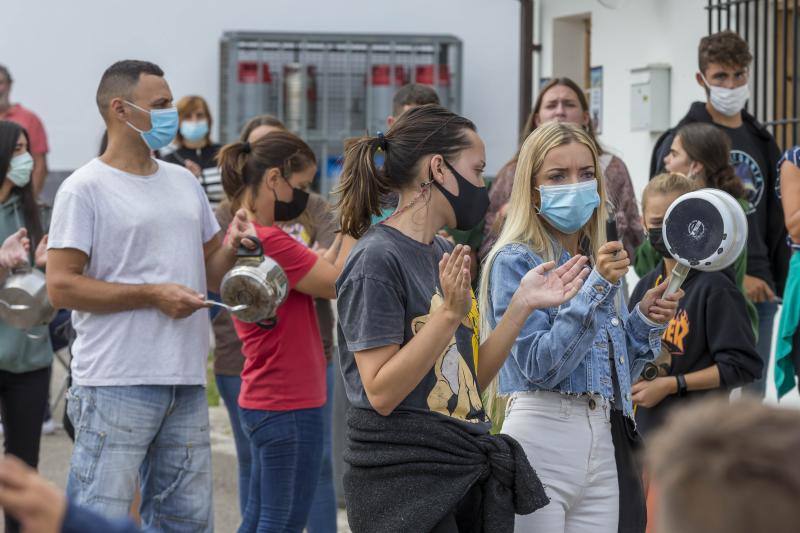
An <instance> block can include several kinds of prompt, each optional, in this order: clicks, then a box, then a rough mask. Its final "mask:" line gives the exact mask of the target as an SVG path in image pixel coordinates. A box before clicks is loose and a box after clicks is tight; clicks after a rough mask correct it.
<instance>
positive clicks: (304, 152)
mask: <svg viewBox="0 0 800 533" xmlns="http://www.w3.org/2000/svg"><path fill="white" fill-rule="evenodd" d="M217 162H218V163H219V166H220V171H221V173H222V188H223V189H224V190H225V194H226V195H227V197H228V199H229V200H230V201H231V211H236V210H237V209H239V207H240V206H241V198H242V194H243V193H244V191H245V189H246V187H250V190H251V192H252V194H253V196H255V194H256V192H257V191H258V187H259V186H260V185H261V180H262V178H263V177H264V174H265V173H266V172H267V170H269V169H271V168H278V169H279V170H280V171H281V175H283V177H284V178H286V179H287V180H288V179H289V177H290V176H291V175H292V174H293V173H295V172H300V171H303V170H305V169H306V168H308V167H309V166H310V165H314V164H316V162H317V158H316V156H315V155H314V152H313V151H312V150H311V148H310V147H309V146H308V145H307V144H306V143H305V142H304V141H303V140H302V139H301V138H300V137H298V136H297V135H294V134H292V133H289V132H287V131H273V132H270V133H268V134H266V135H265V136H263V137H261V138H260V139H258V140H257V141H255V142H253V143H249V142H247V141H244V142H242V141H234V142H232V143H230V144H227V145H225V146H223V147H222V149H221V150H220V151H219V154H218V155H217Z"/></svg>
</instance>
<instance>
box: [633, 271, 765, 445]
mask: <svg viewBox="0 0 800 533" xmlns="http://www.w3.org/2000/svg"><path fill="white" fill-rule="evenodd" d="M663 278H664V263H663V261H662V262H661V263H659V264H658V266H657V267H656V268H655V269H654V270H652V271H651V272H650V273H648V274H647V275H646V276H644V277H643V278H642V279H641V280H639V283H638V284H637V285H636V288H635V289H634V290H633V294H632V295H631V299H630V307H631V309H633V307H634V306H635V305H636V304H637V303H639V302H640V301H641V299H642V298H643V297H644V294H645V292H647V290H648V289H650V288H652V287H655V286H656V285H657V284H658V283H659V282H660V281H661V280H662V279H663ZM681 288H682V289H683V290H684V291H685V292H686V295H685V296H684V297H683V298H682V299H681V301H680V303H679V304H678V311H677V312H676V313H675V318H673V319H672V320H671V321H670V323H669V325H668V326H667V329H666V331H665V332H664V335H663V336H662V338H661V345H662V348H666V349H667V350H668V351H669V353H670V355H671V356H672V362H671V367H670V370H669V375H670V376H677V375H679V374H689V373H691V372H696V371H698V370H703V369H705V368H708V367H710V366H712V365H714V364H716V365H717V366H718V367H719V375H720V389H722V390H726V391H727V390H729V389H733V388H735V387H740V386H742V385H744V384H746V383H750V382H752V381H754V380H755V379H757V378H758V377H760V376H761V372H762V367H763V363H762V361H761V358H760V357H759V355H758V352H756V341H755V336H754V335H753V328H752V327H751V326H750V319H749V318H748V316H747V311H746V309H745V299H744V296H743V295H742V292H741V291H740V290H739V289H738V288H737V287H736V282H735V281H734V271H733V269H732V268H727V269H725V270H721V271H719V272H700V271H698V270H691V271H690V272H689V275H688V276H687V277H686V281H684V282H683V286H682V287H681ZM720 389H711V390H705V391H690V392H688V393H687V395H686V396H685V397H683V398H679V397H678V396H677V395H675V394H673V395H671V396H667V397H666V398H664V399H663V400H662V401H661V403H659V404H658V405H657V406H655V407H653V408H650V409H646V408H644V407H641V406H639V407H637V408H636V422H637V424H638V426H639V431H640V432H641V433H642V435H646V434H647V433H648V432H649V431H651V430H653V429H655V427H656V426H658V425H660V424H661V422H662V421H663V419H664V417H665V415H666V414H667V412H668V411H669V410H670V409H672V408H673V407H674V406H675V405H685V403H686V401H687V400H693V399H698V398H703V397H705V396H707V395H709V394H714V393H716V392H719V390H720Z"/></svg>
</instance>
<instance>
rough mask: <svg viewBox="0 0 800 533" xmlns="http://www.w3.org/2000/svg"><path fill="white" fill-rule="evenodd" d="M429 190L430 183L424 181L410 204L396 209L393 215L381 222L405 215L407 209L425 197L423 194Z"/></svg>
mask: <svg viewBox="0 0 800 533" xmlns="http://www.w3.org/2000/svg"><path fill="white" fill-rule="evenodd" d="M430 188H431V182H430V181H426V182H424V183H422V184H421V185H420V191H419V192H418V193H417V195H416V196H414V198H412V200H411V201H410V202H408V203H407V204H406V205H404V206H403V207H401V208H399V209H397V210H396V211H395V212H394V213H392V214H391V215H389V216H388V217H386V218H385V219H384V220H383V222H386V221H387V220H390V219H392V218H394V217H396V216H398V215H401V214H403V213H405V212H406V211H408V210H409V209H411V208H412V207H414V206H415V205H416V203H417V202H418V201H419V200H420V199H422V198H423V197H424V196H425V193H426V192H428V191H430Z"/></svg>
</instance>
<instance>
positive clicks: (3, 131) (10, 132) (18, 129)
mask: <svg viewBox="0 0 800 533" xmlns="http://www.w3.org/2000/svg"><path fill="white" fill-rule="evenodd" d="M20 135H24V136H25V139H26V140H27V141H28V151H29V152H30V138H29V137H28V132H27V131H25V128H23V127H22V126H20V125H19V124H16V123H14V122H11V121H8V120H0V184H2V183H3V181H5V180H6V179H7V176H8V171H9V168H10V167H11V158H12V157H14V148H15V147H16V145H17V141H18V140H19V136H20ZM14 190H17V191H19V193H20V197H21V199H22V216H23V218H24V219H25V220H24V223H25V227H26V228H27V229H28V235H29V236H30V238H31V245H32V247H33V248H35V247H36V245H37V244H38V242H39V241H40V240H41V238H42V234H43V232H42V222H41V219H40V218H39V206H38V205H37V204H36V199H35V198H34V196H33V180H31V181H29V182H28V184H27V185H25V186H24V187H21V188H20V187H17V186H16V185H15V186H14Z"/></svg>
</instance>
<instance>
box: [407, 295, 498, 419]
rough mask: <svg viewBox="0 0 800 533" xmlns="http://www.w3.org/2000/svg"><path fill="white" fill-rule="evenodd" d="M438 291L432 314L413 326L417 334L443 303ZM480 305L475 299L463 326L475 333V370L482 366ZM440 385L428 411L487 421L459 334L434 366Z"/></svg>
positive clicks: (417, 319)
mask: <svg viewBox="0 0 800 533" xmlns="http://www.w3.org/2000/svg"><path fill="white" fill-rule="evenodd" d="M443 301H444V300H443V299H442V296H441V295H440V294H439V292H438V291H437V292H436V294H434V295H433V297H432V298H431V305H430V309H429V314H427V315H425V316H421V317H417V318H415V319H414V320H413V321H412V323H411V327H412V329H413V331H414V334H415V335H416V334H417V333H419V331H420V330H421V329H422V327H423V326H424V325H425V324H426V323H427V321H428V317H429V316H430V313H433V312H434V311H435V310H436V309H437V308H438V307H439V306H440V305H442V303H443ZM478 323H479V321H478V304H477V301H476V300H475V296H474V295H473V296H472V307H471V309H470V312H469V313H468V314H467V316H466V317H465V318H464V320H462V322H461V325H463V326H464V327H466V328H469V329H470V330H472V338H471V345H472V346H471V347H472V362H473V365H474V368H477V365H478V360H477V359H478V356H477V354H478V346H479V331H478ZM433 370H434V374H435V375H436V384H435V385H434V386H433V389H432V390H431V392H430V393H429V394H428V409H430V410H431V411H433V412H436V413H441V414H443V415H446V416H450V417H453V418H457V419H459V420H463V421H465V422H471V423H478V422H484V421H485V420H486V413H485V411H484V409H483V402H482V401H481V396H480V393H479V391H478V385H477V383H475V378H474V377H473V373H472V370H471V369H470V367H469V364H468V363H467V361H466V360H465V359H464V356H463V355H462V354H461V353H460V352H459V349H458V344H457V342H456V337H455V335H454V336H453V337H452V338H451V339H450V342H449V343H448V345H447V347H446V348H445V349H444V351H443V352H442V353H441V355H440V356H439V358H438V359H437V360H436V363H435V364H434V365H433Z"/></svg>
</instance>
